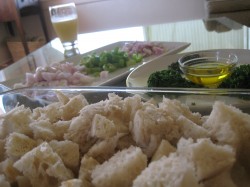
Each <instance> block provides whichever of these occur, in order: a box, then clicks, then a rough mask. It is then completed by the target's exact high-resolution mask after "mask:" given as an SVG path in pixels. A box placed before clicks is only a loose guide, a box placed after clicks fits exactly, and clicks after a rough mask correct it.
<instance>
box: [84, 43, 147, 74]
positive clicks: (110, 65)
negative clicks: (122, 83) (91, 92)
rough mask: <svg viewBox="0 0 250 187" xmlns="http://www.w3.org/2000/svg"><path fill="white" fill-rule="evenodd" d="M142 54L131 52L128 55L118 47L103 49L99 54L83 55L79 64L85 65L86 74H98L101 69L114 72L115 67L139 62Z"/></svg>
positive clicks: (118, 67)
mask: <svg viewBox="0 0 250 187" xmlns="http://www.w3.org/2000/svg"><path fill="white" fill-rule="evenodd" d="M142 59H143V56H142V55H140V54H133V55H131V56H128V54H127V52H125V51H121V50H120V48H119V47H116V48H115V49H113V50H111V51H103V52H101V53H100V54H97V53H92V54H90V55H87V56H84V57H83V58H82V60H81V62H80V65H84V66H85V67H86V69H85V71H86V73H87V74H91V75H94V76H98V75H99V74H100V72H102V71H108V72H114V71H115V70H117V69H120V68H124V67H127V66H131V65H135V64H136V63H138V62H141V61H142Z"/></svg>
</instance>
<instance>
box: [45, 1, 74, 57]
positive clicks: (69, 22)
mask: <svg viewBox="0 0 250 187" xmlns="http://www.w3.org/2000/svg"><path fill="white" fill-rule="evenodd" d="M49 12H50V19H51V22H52V25H53V28H54V30H55V32H56V34H57V36H58V37H59V39H60V41H61V43H62V45H63V47H64V49H65V51H64V55H65V57H70V56H73V55H76V54H79V50H78V46H77V44H78V43H77V33H78V32H77V30H78V23H77V22H78V16H77V11H76V6H75V4H74V3H68V4H61V5H55V6H50V7H49Z"/></svg>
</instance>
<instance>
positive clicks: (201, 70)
mask: <svg viewBox="0 0 250 187" xmlns="http://www.w3.org/2000/svg"><path fill="white" fill-rule="evenodd" d="M178 63H179V67H180V69H181V71H182V72H183V74H184V76H185V78H187V79H188V80H190V81H192V82H193V83H195V84H199V85H203V86H205V87H208V88H216V87H218V85H219V84H220V83H221V82H222V81H223V80H225V79H226V78H227V77H229V76H230V75H231V73H232V71H233V70H234V68H235V66H236V65H237V63H238V57H237V55H236V54H232V53H227V52H223V51H214V52H198V53H190V54H187V55H185V56H183V57H181V58H180V59H179V60H178Z"/></svg>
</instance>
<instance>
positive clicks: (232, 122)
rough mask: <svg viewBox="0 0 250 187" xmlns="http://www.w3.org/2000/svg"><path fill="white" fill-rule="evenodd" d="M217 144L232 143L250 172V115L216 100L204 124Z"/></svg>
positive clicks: (238, 157)
mask: <svg viewBox="0 0 250 187" xmlns="http://www.w3.org/2000/svg"><path fill="white" fill-rule="evenodd" d="M203 126H204V127H205V128H207V129H208V131H209V134H210V136H211V138H212V139H213V140H214V141H215V142H217V144H221V145H224V144H227V145H231V146H232V147H233V148H234V149H235V150H236V153H237V154H236V155H237V159H238V160H239V162H240V163H241V164H242V165H243V166H244V167H245V168H246V169H247V170H248V172H250V159H249V158H250V141H249V140H250V115H249V114H247V113H243V112H242V111H241V110H239V109H238V108H235V107H233V106H229V105H226V104H225V103H223V102H220V101H216V102H215V103H214V105H213V109H212V112H211V114H210V115H209V117H208V119H207V121H206V122H205V123H204V124H203Z"/></svg>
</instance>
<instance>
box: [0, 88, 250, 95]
mask: <svg viewBox="0 0 250 187" xmlns="http://www.w3.org/2000/svg"><path fill="white" fill-rule="evenodd" d="M25 91H34V92H37V91H38V92H39V91H41V92H44V91H50V92H51V91H62V92H76V93H77V92H79V93H81V92H86V93H87V92H104V93H107V92H124V93H133V94H142V93H163V94H164V93H165V94H187V95H188V94H196V95H230V96H232V95H250V89H233V88H231V89H218V88H217V89H216V88H214V89H213V88H174V87H117V86H70V87H24V88H17V89H11V90H7V91H3V92H1V93H0V96H3V95H8V94H18V93H22V92H25Z"/></svg>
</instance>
